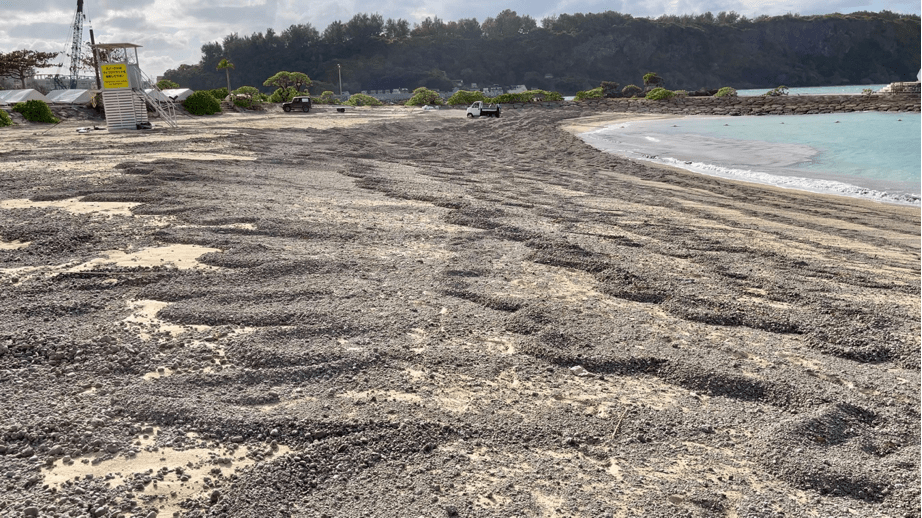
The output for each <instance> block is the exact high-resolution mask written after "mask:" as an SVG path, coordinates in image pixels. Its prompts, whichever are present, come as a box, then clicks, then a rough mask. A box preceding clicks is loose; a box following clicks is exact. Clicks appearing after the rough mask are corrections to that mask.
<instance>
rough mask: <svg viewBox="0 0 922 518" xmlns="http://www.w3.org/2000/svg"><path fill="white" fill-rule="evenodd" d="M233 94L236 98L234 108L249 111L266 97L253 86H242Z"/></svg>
mask: <svg viewBox="0 0 922 518" xmlns="http://www.w3.org/2000/svg"><path fill="white" fill-rule="evenodd" d="M231 94H232V95H233V98H234V106H237V107H238V108H247V109H249V108H253V107H254V106H256V105H258V104H259V101H261V100H262V98H263V97H265V94H263V93H262V92H260V91H259V90H258V89H257V88H256V87H253V86H241V87H240V88H238V89H236V90H234V91H233V92H231Z"/></svg>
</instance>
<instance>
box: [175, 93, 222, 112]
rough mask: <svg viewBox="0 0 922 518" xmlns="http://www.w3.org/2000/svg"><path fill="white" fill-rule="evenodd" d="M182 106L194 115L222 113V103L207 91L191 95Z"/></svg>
mask: <svg viewBox="0 0 922 518" xmlns="http://www.w3.org/2000/svg"><path fill="white" fill-rule="evenodd" d="M182 106H183V108H185V109H186V111H188V112H189V113H191V114H192V115H214V114H215V113H218V112H220V111H221V103H220V102H219V101H218V100H217V99H215V97H214V96H213V95H211V92H209V91H207V90H202V91H200V92H195V93H194V94H192V95H190V96H189V97H187V98H186V100H185V101H183V102H182Z"/></svg>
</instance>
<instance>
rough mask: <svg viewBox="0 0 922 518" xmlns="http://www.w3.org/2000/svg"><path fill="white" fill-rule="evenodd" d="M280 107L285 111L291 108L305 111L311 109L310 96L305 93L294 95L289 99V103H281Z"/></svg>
mask: <svg viewBox="0 0 922 518" xmlns="http://www.w3.org/2000/svg"><path fill="white" fill-rule="evenodd" d="M282 109H283V110H285V111H286V112H290V111H291V110H301V111H303V112H305V113H307V112H309V111H311V98H310V97H308V96H306V95H303V96H300V97H295V98H294V99H292V100H291V102H290V103H285V104H283V105H282Z"/></svg>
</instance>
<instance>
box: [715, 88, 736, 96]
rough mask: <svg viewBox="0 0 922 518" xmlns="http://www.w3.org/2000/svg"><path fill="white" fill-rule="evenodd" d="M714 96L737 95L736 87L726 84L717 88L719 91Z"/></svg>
mask: <svg viewBox="0 0 922 518" xmlns="http://www.w3.org/2000/svg"><path fill="white" fill-rule="evenodd" d="M714 97H736V88H732V87H729V86H725V87H723V88H721V89H720V90H717V93H716V94H714Z"/></svg>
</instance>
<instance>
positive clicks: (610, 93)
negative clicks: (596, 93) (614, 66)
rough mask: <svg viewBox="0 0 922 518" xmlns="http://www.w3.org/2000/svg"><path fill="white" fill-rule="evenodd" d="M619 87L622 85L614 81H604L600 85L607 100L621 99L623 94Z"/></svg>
mask: <svg viewBox="0 0 922 518" xmlns="http://www.w3.org/2000/svg"><path fill="white" fill-rule="evenodd" d="M619 86H621V85H619V84H618V83H616V82H614V81H602V82H601V83H599V88H601V89H602V97H604V98H606V99H613V98H615V97H621V92H620V91H619V90H618V87H619Z"/></svg>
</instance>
